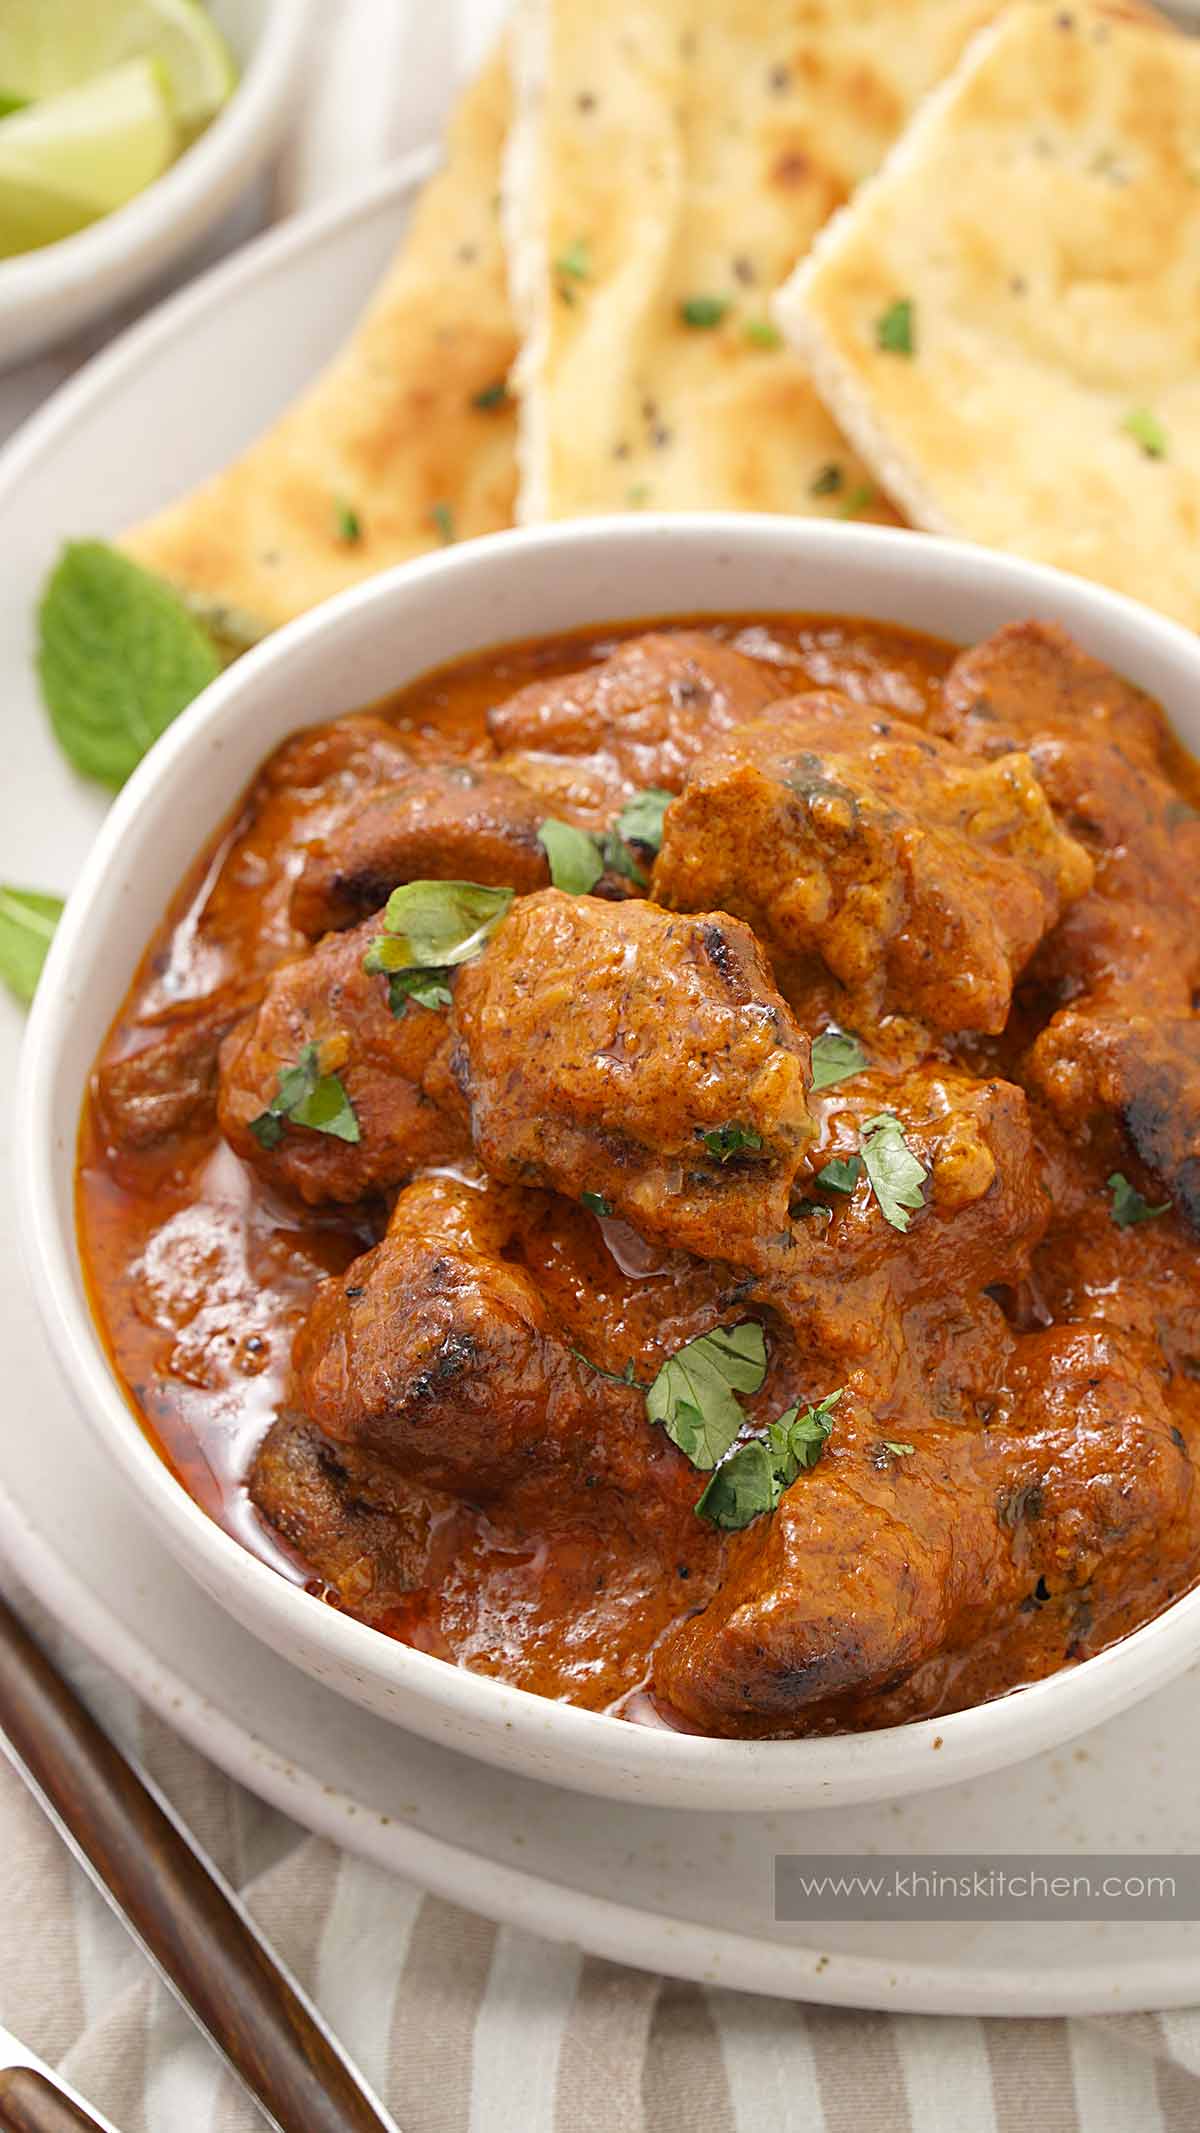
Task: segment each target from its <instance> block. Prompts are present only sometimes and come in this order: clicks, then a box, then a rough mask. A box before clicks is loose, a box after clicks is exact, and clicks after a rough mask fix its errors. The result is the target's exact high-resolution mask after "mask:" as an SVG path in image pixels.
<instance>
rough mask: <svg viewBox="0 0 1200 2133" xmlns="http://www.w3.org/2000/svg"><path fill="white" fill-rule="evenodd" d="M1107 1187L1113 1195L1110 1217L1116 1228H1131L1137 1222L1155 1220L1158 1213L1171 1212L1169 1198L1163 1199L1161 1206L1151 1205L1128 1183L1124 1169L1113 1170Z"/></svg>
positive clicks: (1165, 1213) (1166, 1213)
mask: <svg viewBox="0 0 1200 2133" xmlns="http://www.w3.org/2000/svg"><path fill="white" fill-rule="evenodd" d="M1108 1189H1109V1191H1110V1192H1111V1194H1112V1196H1113V1197H1112V1218H1113V1221H1114V1222H1115V1223H1116V1225H1117V1228H1118V1229H1131V1228H1132V1227H1133V1225H1134V1224H1135V1223H1137V1222H1156V1221H1157V1220H1158V1217H1159V1216H1160V1215H1169V1214H1170V1212H1171V1202H1170V1201H1169V1200H1164V1201H1163V1203H1162V1206H1161V1207H1151V1205H1150V1202H1149V1201H1148V1200H1144V1199H1143V1198H1142V1195H1141V1193H1140V1192H1138V1191H1137V1190H1136V1189H1135V1188H1134V1186H1132V1185H1131V1184H1130V1182H1129V1180H1128V1178H1127V1177H1126V1176H1125V1173H1124V1171H1121V1170H1114V1171H1113V1174H1112V1176H1111V1177H1110V1179H1109V1181H1108Z"/></svg>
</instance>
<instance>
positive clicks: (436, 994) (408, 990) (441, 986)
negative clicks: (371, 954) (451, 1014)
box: [387, 969, 453, 1022]
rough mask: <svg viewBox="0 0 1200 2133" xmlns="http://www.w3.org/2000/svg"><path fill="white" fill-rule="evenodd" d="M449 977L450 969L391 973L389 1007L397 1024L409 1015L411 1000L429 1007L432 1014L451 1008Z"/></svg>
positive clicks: (388, 975)
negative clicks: (441, 1009)
mask: <svg viewBox="0 0 1200 2133" xmlns="http://www.w3.org/2000/svg"><path fill="white" fill-rule="evenodd" d="M449 976H450V972H449V970H448V969H442V970H392V971H389V972H388V973H387V981H388V1006H389V1007H390V1008H391V1010H392V1013H393V1014H394V1015H395V1017H396V1020H397V1022H399V1021H400V1020H401V1018H402V1017H403V1016H404V1015H406V1014H407V1013H408V1003H409V1001H410V1000H415V1001H416V1004H417V1006H418V1007H427V1008H428V1009H429V1011H430V1013H431V1014H436V1013H437V1012H438V1010H439V1009H440V1008H443V1007H449V1005H450V1002H451V1000H452V998H453V994H452V993H451V991H450V987H449V984H448V983H447V980H448V978H449Z"/></svg>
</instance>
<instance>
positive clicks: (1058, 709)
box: [931, 622, 1167, 767]
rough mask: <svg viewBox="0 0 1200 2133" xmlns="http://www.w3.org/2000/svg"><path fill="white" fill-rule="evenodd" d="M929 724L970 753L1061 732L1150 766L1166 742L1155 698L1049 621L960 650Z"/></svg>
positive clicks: (1006, 750) (1002, 750)
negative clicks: (937, 708) (1092, 655)
mask: <svg viewBox="0 0 1200 2133" xmlns="http://www.w3.org/2000/svg"><path fill="white" fill-rule="evenodd" d="M931 723H932V725H933V728H934V730H935V732H938V733H942V734H944V735H945V737H946V738H947V740H951V741H954V742H956V743H957V745H958V746H959V747H960V748H964V749H966V750H967V751H968V753H969V754H971V755H984V756H997V755H1008V754H1010V753H1011V752H1012V751H1013V749H1017V748H1026V749H1027V748H1030V747H1031V746H1032V744H1033V743H1034V742H1035V741H1039V740H1044V739H1047V738H1049V737H1050V736H1051V735H1059V736H1061V738H1062V739H1064V740H1072V741H1093V742H1094V741H1102V742H1105V743H1106V744H1108V745H1110V746H1112V747H1114V748H1117V749H1119V750H1120V752H1121V753H1122V754H1123V755H1124V756H1126V757H1127V758H1128V759H1129V760H1130V761H1131V762H1138V763H1142V764H1145V765H1147V766H1149V767H1153V766H1154V765H1155V764H1156V763H1157V762H1158V760H1159V758H1160V756H1161V755H1162V752H1163V749H1164V747H1165V745H1166V742H1167V723H1166V720H1165V718H1164V717H1163V714H1162V712H1161V710H1160V709H1159V706H1158V705H1157V704H1156V703H1155V702H1154V701H1153V699H1152V698H1151V697H1149V696H1147V695H1145V693H1144V692H1143V691H1142V690H1141V689H1137V688H1135V687H1134V685H1133V683H1132V682H1129V681H1126V680H1125V679H1124V677H1123V676H1122V675H1120V674H1117V673H1115V672H1114V670H1113V668H1112V667H1107V666H1104V665H1103V664H1102V662H1101V661H1100V660H1099V659H1093V658H1092V657H1091V656H1090V654H1089V653H1087V652H1085V651H1084V650H1083V649H1082V647H1081V646H1080V645H1078V644H1076V643H1075V641H1074V639H1073V638H1071V637H1069V636H1068V635H1067V632H1066V631H1065V630H1063V629H1059V628H1058V627H1057V626H1056V625H1055V624H1054V623H1052V622H1010V623H1008V624H1006V626H1005V627H1004V628H1003V629H999V630H997V631H996V633H995V635H994V636H992V637H986V638H985V639H984V641H983V643H982V644H977V645H973V646H972V648H971V650H970V651H968V652H962V653H960V654H959V657H958V658H957V659H956V660H955V662H954V665H953V666H952V667H951V669H950V672H949V674H948V675H947V676H946V679H945V682H944V683H943V686H942V702H941V706H940V708H939V710H938V711H937V712H935V714H934V717H933V719H932V721H931Z"/></svg>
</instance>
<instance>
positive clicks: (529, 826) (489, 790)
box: [292, 763, 550, 937]
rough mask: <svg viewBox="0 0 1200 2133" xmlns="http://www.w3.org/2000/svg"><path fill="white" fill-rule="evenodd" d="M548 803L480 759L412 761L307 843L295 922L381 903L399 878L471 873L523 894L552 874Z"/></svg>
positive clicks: (343, 920) (351, 914)
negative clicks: (542, 834) (405, 771)
mask: <svg viewBox="0 0 1200 2133" xmlns="http://www.w3.org/2000/svg"><path fill="white" fill-rule="evenodd" d="M545 813H546V810H545V807H544V806H543V804H542V802H541V801H540V800H539V799H538V798H537V797H536V795H535V794H534V793H532V792H530V790H529V788H528V786H525V785H520V784H518V782H517V780H516V779H515V778H510V777H507V776H506V775H505V773H504V772H503V771H501V770H495V769H492V768H491V767H490V766H488V765H483V764H477V763H447V764H444V765H438V766H437V767H432V766H431V767H429V768H427V769H414V770H413V771H412V772H411V773H410V774H409V775H408V776H407V777H406V778H404V779H403V780H402V781H400V782H399V783H397V784H395V785H385V786H382V787H380V788H379V789H378V790H376V791H375V792H372V793H370V794H369V795H368V796H367V797H366V798H365V799H363V800H362V801H361V802H360V803H359V804H358V805H357V806H355V807H354V808H352V809H351V810H350V811H349V812H348V813H347V814H346V815H345V816H343V817H342V819H341V820H339V821H338V822H337V823H336V824H335V825H334V828H333V830H332V831H331V833H330V834H329V835H328V836H327V837H325V838H323V839H322V840H321V841H320V842H319V843H318V844H317V845H315V846H314V847H312V848H311V849H310V851H309V853H308V856H307V858H306V859H305V862H304V866H303V869H302V871H301V874H300V878H299V880H298V881H297V883H296V886H295V888H294V890H293V892H292V921H293V924H294V925H296V926H297V927H298V928H299V930H300V931H301V932H302V933H306V934H308V935H309V936H310V937H315V936H316V935H318V934H321V933H326V932H330V931H332V930H335V929H339V928H341V927H343V926H352V925H355V924H357V923H358V921H359V920H360V919H364V918H367V917H369V916H370V914H371V912H372V911H378V910H379V909H380V908H381V906H382V905H383V904H385V903H386V902H387V900H388V897H389V896H390V895H391V893H392V890H393V889H395V888H398V887H399V886H400V884H401V883H402V882H406V881H478V882H482V883H483V884H484V886H485V887H487V888H510V889H516V890H517V891H518V893H519V894H521V895H525V894H527V893H528V892H529V891H530V890H532V889H540V888H542V887H544V885H545V884H546V882H547V881H548V880H549V878H550V876H549V870H548V867H547V864H546V855H545V853H544V851H543V850H542V847H541V845H540V844H539V843H538V837H537V833H538V829H539V827H540V825H541V823H542V821H543V819H544V817H545Z"/></svg>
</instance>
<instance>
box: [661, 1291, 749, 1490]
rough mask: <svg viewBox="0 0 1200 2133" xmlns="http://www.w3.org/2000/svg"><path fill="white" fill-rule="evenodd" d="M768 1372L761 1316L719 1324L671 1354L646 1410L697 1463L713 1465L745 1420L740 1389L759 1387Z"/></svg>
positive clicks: (722, 1454)
mask: <svg viewBox="0 0 1200 2133" xmlns="http://www.w3.org/2000/svg"><path fill="white" fill-rule="evenodd" d="M766 1373H767V1342H766V1335H765V1334H764V1332H763V1329H762V1327H761V1326H760V1325H759V1323H758V1321H757V1319H752V1318H748V1319H743V1320H742V1322H741V1324H740V1325H737V1326H719V1327H718V1328H717V1329H716V1331H715V1332H713V1333H701V1334H700V1335H699V1336H698V1338H697V1339H695V1340H691V1341H686V1342H685V1343H684V1345H683V1347H682V1348H679V1349H677V1350H676V1352H675V1354H674V1355H671V1356H668V1358H667V1360H666V1362H665V1363H664V1364H663V1366H662V1368H661V1370H660V1371H659V1373H658V1375H657V1377H656V1378H655V1380H654V1383H653V1384H652V1385H651V1387H650V1390H649V1391H648V1393H647V1394H646V1413H647V1414H648V1416H649V1417H650V1420H651V1421H652V1422H660V1423H661V1424H662V1427H663V1428H664V1429H665V1430H666V1433H667V1435H668V1437H669V1438H670V1439H671V1442H672V1443H673V1444H677V1445H678V1446H679V1449H680V1451H681V1452H684V1453H686V1455H687V1457H688V1458H689V1459H690V1460H691V1462H692V1465H693V1466H698V1467H703V1468H707V1467H712V1466H715V1465H716V1464H717V1461H718V1460H719V1459H721V1458H723V1457H724V1455H725V1453H726V1452H727V1451H728V1450H729V1447H730V1445H731V1444H733V1443H734V1442H735V1440H736V1438H737V1436H738V1433H739V1432H740V1430H741V1428H742V1424H743V1423H744V1421H745V1419H746V1418H745V1415H744V1413H743V1411H742V1407H741V1404H740V1402H739V1400H738V1398H737V1394H738V1393H741V1392H757V1391H758V1389H759V1387H760V1386H761V1384H762V1382H763V1379H764V1377H765V1376H766Z"/></svg>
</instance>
